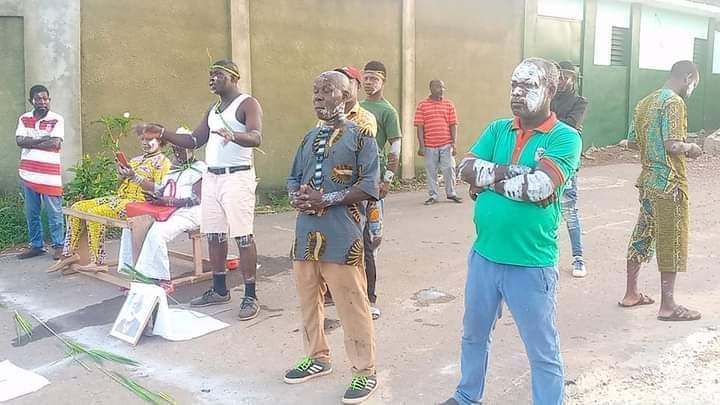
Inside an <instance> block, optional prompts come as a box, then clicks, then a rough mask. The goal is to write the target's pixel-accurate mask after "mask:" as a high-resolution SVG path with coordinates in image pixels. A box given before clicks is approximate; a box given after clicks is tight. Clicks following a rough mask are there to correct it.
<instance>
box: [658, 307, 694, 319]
mask: <svg viewBox="0 0 720 405" xmlns="http://www.w3.org/2000/svg"><path fill="white" fill-rule="evenodd" d="M701 317H702V314H700V312H698V311H693V310H692V309H687V308H685V307H684V306H682V305H678V306H676V307H675V309H674V310H673V312H672V314H670V316H660V315H658V317H657V319H658V320H659V321H670V322H677V321H697V320H698V319H700V318H701Z"/></svg>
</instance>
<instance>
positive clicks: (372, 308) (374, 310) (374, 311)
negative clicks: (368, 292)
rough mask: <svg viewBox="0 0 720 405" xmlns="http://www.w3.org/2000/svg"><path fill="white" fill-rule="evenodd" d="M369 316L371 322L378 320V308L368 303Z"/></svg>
mask: <svg viewBox="0 0 720 405" xmlns="http://www.w3.org/2000/svg"><path fill="white" fill-rule="evenodd" d="M370 315H372V319H373V320H377V319H378V318H380V308H378V307H376V306H375V304H373V303H370Z"/></svg>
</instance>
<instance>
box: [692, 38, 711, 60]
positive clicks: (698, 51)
mask: <svg viewBox="0 0 720 405" xmlns="http://www.w3.org/2000/svg"><path fill="white" fill-rule="evenodd" d="M707 54H708V45H707V39H701V38H695V47H694V48H693V62H695V64H696V65H698V66H705V65H706V64H707V60H708V59H707Z"/></svg>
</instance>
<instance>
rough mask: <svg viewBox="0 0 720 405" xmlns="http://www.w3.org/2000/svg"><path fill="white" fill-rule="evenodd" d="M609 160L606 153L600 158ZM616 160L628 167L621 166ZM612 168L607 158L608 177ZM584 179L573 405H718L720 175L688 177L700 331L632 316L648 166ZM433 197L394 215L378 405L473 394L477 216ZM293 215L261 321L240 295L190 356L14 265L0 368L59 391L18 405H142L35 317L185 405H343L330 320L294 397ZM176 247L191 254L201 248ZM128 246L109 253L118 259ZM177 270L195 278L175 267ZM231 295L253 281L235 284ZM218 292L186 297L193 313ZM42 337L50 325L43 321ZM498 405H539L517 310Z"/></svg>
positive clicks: (569, 292) (2, 311)
mask: <svg viewBox="0 0 720 405" xmlns="http://www.w3.org/2000/svg"><path fill="white" fill-rule="evenodd" d="M594 155H595V154H593V156H594ZM608 155H616V154H614V153H612V152H608ZM598 160H603V159H599V158H598V159H595V161H594V162H596V161H598ZM586 163H587V165H585V166H584V167H583V168H582V169H581V171H580V174H579V176H580V181H579V183H580V200H579V207H580V212H581V215H582V221H583V227H584V232H583V233H584V245H585V257H586V259H587V263H588V270H589V275H588V276H587V278H585V279H573V278H572V277H571V276H570V274H569V270H570V268H569V267H570V266H569V263H570V255H569V243H568V240H567V232H565V230H564V229H561V232H560V245H561V257H560V262H559V266H560V271H561V281H560V283H561V287H560V290H559V295H558V327H559V330H560V338H561V349H562V355H563V359H564V361H565V379H566V388H567V390H566V391H567V393H566V398H567V401H566V402H567V403H569V404H638V405H640V404H709V403H717V401H716V400H713V399H712V398H720V381H719V380H720V377H719V376H720V332H719V330H720V305H718V303H719V301H720V276H719V275H718V273H717V271H716V270H717V268H718V252H717V242H718V238H719V237H720V211H718V210H717V209H716V206H717V198H716V195H717V191H718V190H719V189H720V186H718V183H717V180H716V179H715V178H714V176H715V175H716V173H718V170H719V169H720V160H719V159H717V158H710V157H703V158H701V159H700V160H699V161H696V162H693V163H692V164H691V165H690V174H689V176H690V187H691V190H690V202H691V234H690V257H689V263H690V270H689V272H688V273H687V274H682V275H680V276H679V279H678V284H677V300H678V301H679V302H680V303H682V304H684V305H686V306H688V307H690V308H694V309H698V310H700V311H702V312H703V319H702V320H700V321H697V322H687V323H663V322H660V321H657V320H656V318H655V317H656V315H657V305H649V306H644V307H640V308H634V309H621V308H619V307H618V306H617V301H618V300H619V299H620V298H621V296H622V293H623V290H624V281H625V274H624V255H625V249H626V245H627V241H628V238H629V236H630V233H631V231H632V227H633V225H634V222H635V218H636V216H637V211H638V208H637V194H636V192H635V189H634V187H633V184H634V181H635V178H636V177H637V174H638V172H639V167H638V166H637V164H628V163H620V164H616V163H613V164H604V165H599V166H598V165H594V164H592V163H589V162H586ZM425 198H426V195H425V194H424V192H422V191H417V192H405V193H396V194H393V195H391V196H390V197H389V198H388V200H387V203H386V210H387V212H386V217H387V218H386V235H385V239H384V241H383V246H382V249H381V253H380V258H379V265H378V268H379V270H378V272H379V276H378V277H379V280H378V295H379V300H378V303H379V305H380V307H381V309H382V311H383V314H382V317H381V318H380V319H379V320H378V321H376V323H375V326H376V340H377V367H378V377H379V382H380V386H379V388H378V392H377V393H376V394H375V395H374V396H373V397H372V398H371V399H370V400H369V401H367V403H368V404H435V403H438V402H441V401H444V400H445V399H447V397H448V396H450V395H451V394H452V392H453V390H454V387H455V385H456V384H457V382H458V379H459V371H460V368H459V367H460V365H459V349H460V336H461V319H462V313H463V287H464V282H465V272H466V267H465V260H466V257H467V252H468V249H469V247H470V244H471V242H472V238H473V233H474V230H473V224H472V205H471V204H470V203H467V202H466V203H465V204H462V205H457V204H451V203H445V202H442V203H440V204H436V205H435V206H431V207H425V206H423V205H422V202H423V201H424V199H425ZM293 222H294V216H293V213H283V214H277V215H262V216H258V217H257V221H256V238H257V243H258V250H259V263H260V264H261V268H260V270H259V273H258V275H259V284H258V294H259V297H260V300H261V304H262V308H263V310H262V312H261V315H260V316H259V317H258V318H257V319H255V320H253V321H250V322H246V323H241V322H239V321H237V320H236V318H235V313H236V311H237V308H238V305H239V304H238V302H239V299H238V298H239V297H240V295H241V292H238V291H235V292H234V293H233V294H234V296H235V300H234V301H233V302H232V303H230V304H228V305H226V306H223V307H214V308H209V309H207V310H206V311H205V312H206V313H214V312H215V311H217V310H223V309H228V311H226V312H222V313H219V314H217V315H215V316H216V317H217V318H218V319H220V320H222V321H225V322H227V323H229V324H230V327H229V328H226V329H223V330H220V331H218V332H215V333H212V334H209V335H206V336H203V337H200V338H197V339H194V340H192V341H186V342H169V341H165V340H163V339H162V338H159V337H150V338H143V339H141V341H140V343H139V344H138V345H137V346H135V347H132V346H129V345H127V344H125V343H123V342H120V341H118V340H117V339H115V338H112V337H110V336H108V332H109V329H110V326H111V323H112V322H113V320H114V318H115V316H116V315H117V312H118V310H119V308H120V306H121V305H122V302H123V299H124V298H123V296H122V295H121V293H120V291H118V289H117V288H115V287H112V286H110V285H108V284H106V283H103V282H100V281H96V280H93V279H89V278H87V277H84V276H82V275H72V276H66V277H62V276H60V275H57V274H46V273H45V268H47V266H48V265H49V264H50V259H49V258H48V257H40V258H36V259H31V260H28V261H25V262H19V261H17V260H16V259H15V258H14V256H13V255H11V254H6V255H3V256H0V301H1V302H2V307H0V361H1V360H4V359H9V360H11V361H12V362H13V363H15V364H16V365H18V366H20V367H23V368H26V369H30V370H34V371H35V372H37V373H39V374H41V375H43V376H45V377H46V378H48V379H49V380H50V381H51V384H50V385H48V386H47V387H45V388H43V389H41V390H40V391H38V392H36V393H33V394H30V395H28V396H25V397H23V398H20V399H18V400H15V401H14V402H11V403H13V404H37V403H52V404H77V403H84V404H122V405H127V404H131V403H141V401H140V400H139V399H138V398H137V397H135V396H133V394H131V393H129V392H128V391H127V390H126V389H124V388H123V387H120V386H119V385H118V384H116V383H115V382H113V381H112V380H110V379H109V378H108V377H106V376H105V375H103V374H102V373H98V372H87V371H86V370H84V369H83V368H82V367H80V366H79V365H77V364H76V363H73V362H71V361H68V360H63V357H64V349H63V348H62V346H61V344H59V343H58V341H57V339H55V338H53V337H52V336H49V334H48V333H47V332H45V331H43V329H42V328H36V329H35V332H34V333H33V336H32V339H31V340H30V341H29V342H26V341H22V342H20V344H14V343H17V342H14V339H15V337H16V333H15V325H14V321H13V320H12V313H13V311H15V310H18V311H19V312H21V313H23V314H25V315H26V316H29V314H35V315H37V316H38V317H40V318H41V319H44V320H46V321H48V322H49V324H50V325H52V327H53V328H55V330H57V331H58V332H59V333H61V334H62V335H63V336H67V337H70V338H73V339H75V340H77V341H79V342H82V343H84V344H86V345H89V346H91V347H96V348H102V349H105V350H111V351H113V352H116V353H118V354H123V355H127V356H129V357H132V358H133V359H135V360H138V361H139V362H141V363H142V365H141V366H140V367H138V368H127V367H120V366H112V368H113V369H116V370H119V371H122V372H123V373H125V374H126V375H128V376H131V377H133V378H135V379H136V380H137V381H139V382H140V383H142V384H143V385H145V386H147V387H149V388H152V389H153V390H161V391H165V392H168V393H169V394H171V395H172V396H173V397H174V398H175V399H176V400H177V402H178V403H180V404H319V405H324V404H337V403H339V398H340V396H341V395H342V392H343V391H344V389H345V388H346V386H347V384H348V382H349V380H350V376H351V374H350V370H349V364H348V361H347V356H346V355H345V353H344V350H343V346H342V341H343V336H342V331H341V329H340V328H337V326H338V322H337V315H336V313H335V310H334V308H332V307H330V308H328V310H327V313H326V317H327V319H328V325H327V326H328V329H329V331H328V333H329V341H330V345H331V347H332V350H333V356H334V369H335V371H334V373H333V374H331V375H329V376H327V377H323V378H320V379H317V380H313V381H311V382H308V383H306V384H301V385H297V386H289V385H286V384H284V383H283V382H282V374H283V371H284V370H285V369H286V368H288V367H290V366H291V365H292V364H293V363H294V362H295V361H297V360H298V359H299V358H300V357H301V356H302V355H303V350H302V343H301V342H302V341H301V335H300V332H299V330H300V329H299V327H300V316H299V308H298V303H297V297H296V294H295V288H294V281H293V276H292V272H291V270H290V262H289V261H288V259H287V253H288V251H289V247H290V241H291V238H292V229H293ZM175 245H176V247H178V248H183V249H188V248H189V246H188V245H187V241H185V240H179V241H177V242H176V243H175ZM116 250H117V245H116V242H111V243H110V244H109V246H108V251H109V254H110V255H113V254H115V253H114V252H116ZM173 268H174V269H175V270H176V271H182V270H187V268H182V267H181V266H180V265H179V264H177V263H174V264H173ZM231 282H232V283H233V284H238V283H239V275H238V274H234V273H231ZM640 283H641V284H640V286H641V288H642V291H643V292H645V293H647V294H648V295H650V296H652V297H653V298H655V299H658V298H659V294H658V290H659V276H658V273H657V267H656V266H655V264H654V263H650V264H649V265H647V266H645V267H644V268H643V270H642V274H641V280H640ZM207 285H208V284H207V283H205V284H201V285H195V286H189V287H187V288H181V289H179V290H178V291H177V292H176V293H175V294H174V296H175V298H176V299H178V300H179V301H180V302H184V303H185V302H187V301H188V300H189V299H190V298H191V297H193V296H194V295H195V294H197V293H199V292H201V291H203V290H204V289H205V288H207ZM34 324H35V325H37V322H34ZM492 347H493V350H492V356H491V362H490V370H489V374H488V378H487V384H486V387H487V390H486V396H485V401H484V403H485V404H489V405H493V404H528V403H530V396H531V394H530V393H531V386H530V372H529V367H528V364H527V359H526V356H525V352H524V349H523V346H522V342H521V340H520V338H519V336H518V334H517V330H516V327H515V324H514V322H513V319H512V316H511V314H510V312H509V311H507V310H505V311H504V317H503V318H502V319H501V320H500V321H499V322H498V324H497V329H496V331H495V335H494V340H493V346H492Z"/></svg>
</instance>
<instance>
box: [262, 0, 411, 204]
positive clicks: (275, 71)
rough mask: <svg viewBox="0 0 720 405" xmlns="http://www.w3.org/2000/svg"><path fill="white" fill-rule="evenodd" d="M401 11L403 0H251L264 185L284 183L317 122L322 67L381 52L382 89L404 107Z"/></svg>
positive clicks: (360, 61)
mask: <svg viewBox="0 0 720 405" xmlns="http://www.w3.org/2000/svg"><path fill="white" fill-rule="evenodd" d="M401 13H402V10H401V1H400V0H343V1H327V0H304V1H296V0H275V1H265V0H253V1H252V2H251V3H250V26H251V28H252V29H251V38H250V44H251V52H252V72H253V73H252V86H253V95H254V96H255V97H257V98H258V100H259V101H260V103H261V104H262V106H263V111H264V114H265V118H264V123H263V125H264V130H263V132H264V136H263V146H262V149H263V150H264V151H265V152H267V155H262V154H256V165H257V173H258V176H259V177H260V179H261V180H260V187H261V188H264V189H266V190H267V189H279V188H283V187H285V185H286V180H287V174H288V172H289V169H290V164H291V163H292V158H293V156H294V154H295V151H296V150H297V146H298V144H299V143H300V140H301V139H302V137H303V136H304V134H305V133H306V131H307V130H308V129H309V128H311V127H312V126H313V125H314V124H315V122H316V118H315V113H314V111H313V110H312V100H311V98H312V84H313V80H314V79H315V78H316V77H317V75H318V74H320V73H321V72H323V71H326V70H331V69H333V68H336V67H340V66H344V65H354V66H356V67H358V68H359V69H362V68H363V67H364V65H365V63H366V62H367V61H369V60H371V59H377V60H380V61H382V62H383V63H384V64H385V66H386V68H387V69H388V80H387V87H386V92H385V95H386V97H387V98H388V100H389V101H390V102H391V103H393V105H395V107H396V108H398V110H399V106H400V87H399V86H400V57H401V48H400V46H401V17H402V14H401ZM360 95H361V98H362V96H363V95H364V93H362V91H361V94H360Z"/></svg>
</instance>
